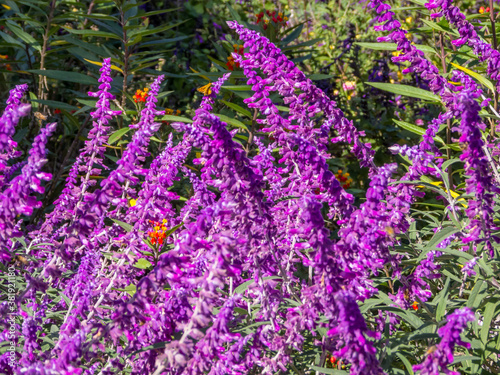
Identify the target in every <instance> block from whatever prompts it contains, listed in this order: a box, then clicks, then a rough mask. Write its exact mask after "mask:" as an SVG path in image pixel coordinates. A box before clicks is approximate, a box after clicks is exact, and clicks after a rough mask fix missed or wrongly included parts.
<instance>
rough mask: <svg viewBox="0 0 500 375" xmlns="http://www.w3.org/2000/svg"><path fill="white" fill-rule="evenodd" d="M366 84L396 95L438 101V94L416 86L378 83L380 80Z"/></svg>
mask: <svg viewBox="0 0 500 375" xmlns="http://www.w3.org/2000/svg"><path fill="white" fill-rule="evenodd" d="M366 84H367V85H369V86H373V87H375V88H377V89H379V90H383V91H388V92H392V93H393V94H396V95H402V96H409V97H411V98H417V99H423V100H430V101H433V102H440V101H441V100H440V99H439V96H437V95H434V94H433V93H432V92H430V91H427V90H423V89H420V88H418V87H413V86H407V85H396V84H393V83H380V82H366Z"/></svg>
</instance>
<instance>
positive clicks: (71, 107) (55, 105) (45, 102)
mask: <svg viewBox="0 0 500 375" xmlns="http://www.w3.org/2000/svg"><path fill="white" fill-rule="evenodd" d="M31 101H32V102H35V103H40V104H43V105H46V106H48V107H50V108H58V109H66V110H68V111H72V110H74V109H78V107H76V106H74V105H71V104H67V103H63V102H58V101H55V100H39V99H31Z"/></svg>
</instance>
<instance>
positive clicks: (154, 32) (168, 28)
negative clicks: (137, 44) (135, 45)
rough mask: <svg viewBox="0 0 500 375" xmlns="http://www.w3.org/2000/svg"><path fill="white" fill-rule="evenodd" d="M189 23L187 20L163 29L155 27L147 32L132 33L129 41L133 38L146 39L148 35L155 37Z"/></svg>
mask: <svg viewBox="0 0 500 375" xmlns="http://www.w3.org/2000/svg"><path fill="white" fill-rule="evenodd" d="M185 22H187V20H184V21H181V22H177V23H175V24H173V25H165V26H163V27H155V28H154V29H147V30H137V31H135V30H134V31H131V32H130V33H129V35H128V38H129V40H130V39H132V38H135V37H136V36H140V37H145V36H147V35H153V34H160V33H162V32H164V31H167V30H170V29H172V28H174V27H177V26H179V25H182V24H183V23H185Z"/></svg>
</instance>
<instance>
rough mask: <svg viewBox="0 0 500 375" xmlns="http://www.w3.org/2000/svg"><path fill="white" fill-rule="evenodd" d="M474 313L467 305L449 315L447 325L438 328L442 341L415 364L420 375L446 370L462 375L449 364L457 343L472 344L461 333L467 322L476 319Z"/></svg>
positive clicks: (455, 374) (449, 374) (451, 373)
mask: <svg viewBox="0 0 500 375" xmlns="http://www.w3.org/2000/svg"><path fill="white" fill-rule="evenodd" d="M475 319H476V318H475V316H474V313H473V312H472V311H471V310H470V309H469V308H467V307H464V308H462V309H460V310H457V311H455V312H454V313H453V314H450V315H449V316H448V317H447V321H448V322H447V323H446V325H445V326H443V327H441V328H440V329H439V330H438V334H439V336H440V337H441V341H440V342H439V344H437V345H436V346H435V347H433V348H432V349H433V350H432V351H430V350H429V352H430V353H429V355H428V356H427V358H426V359H425V361H424V362H423V363H422V364H420V365H415V366H413V370H414V371H419V374H420V375H436V374H439V373H440V372H444V373H445V374H446V375H460V373H459V372H456V371H451V370H448V368H447V367H448V365H450V364H451V363H452V362H453V359H454V355H453V354H454V349H455V345H460V346H464V347H466V348H467V349H469V348H470V344H469V343H467V342H464V341H462V339H461V338H460V334H461V333H462V331H463V330H464V329H465V328H467V323H468V322H472V321H474V320H475Z"/></svg>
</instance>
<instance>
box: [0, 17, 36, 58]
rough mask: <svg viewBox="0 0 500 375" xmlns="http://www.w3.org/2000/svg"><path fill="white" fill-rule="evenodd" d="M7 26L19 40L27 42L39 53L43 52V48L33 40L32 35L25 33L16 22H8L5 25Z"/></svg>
mask: <svg viewBox="0 0 500 375" xmlns="http://www.w3.org/2000/svg"><path fill="white" fill-rule="evenodd" d="M5 26H7V27H8V28H9V30H10V31H12V32H13V33H14V34H15V35H16V36H17V37H18V38H19V39H21V40H22V41H23V42H25V43H26V44H27V45H28V46H30V47H33V48H34V49H36V50H37V51H40V52H41V51H42V47H41V46H40V43H38V41H37V40H36V39H35V38H33V37H32V36H31V35H30V34H28V33H27V32H26V31H24V30H23V29H22V28H21V27H20V26H19V25H17V24H16V23H15V22H13V21H11V20H8V21H7V22H6V23H5Z"/></svg>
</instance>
